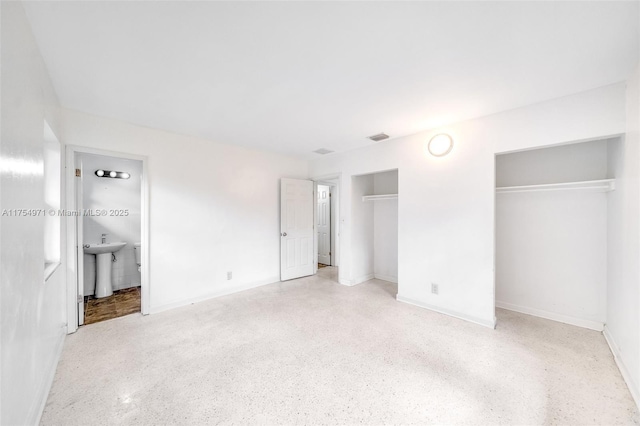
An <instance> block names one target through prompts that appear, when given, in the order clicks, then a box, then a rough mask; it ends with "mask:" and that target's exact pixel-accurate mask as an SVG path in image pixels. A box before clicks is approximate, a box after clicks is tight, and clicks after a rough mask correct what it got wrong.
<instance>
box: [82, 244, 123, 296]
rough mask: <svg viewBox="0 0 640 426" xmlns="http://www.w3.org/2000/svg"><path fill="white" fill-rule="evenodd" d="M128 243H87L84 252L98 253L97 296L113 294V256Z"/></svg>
mask: <svg viewBox="0 0 640 426" xmlns="http://www.w3.org/2000/svg"><path fill="white" fill-rule="evenodd" d="M126 245H127V243H104V244H85V245H84V252H85V253H87V254H95V255H96V292H95V296H96V298H100V297H107V296H111V295H112V294H113V285H112V284H111V256H112V254H113V253H115V252H117V251H118V250H120V249H121V248H122V247H124V246H126Z"/></svg>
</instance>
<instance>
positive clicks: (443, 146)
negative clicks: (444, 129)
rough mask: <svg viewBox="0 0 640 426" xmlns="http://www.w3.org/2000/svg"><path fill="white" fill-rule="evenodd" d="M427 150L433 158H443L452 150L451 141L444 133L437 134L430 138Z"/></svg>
mask: <svg viewBox="0 0 640 426" xmlns="http://www.w3.org/2000/svg"><path fill="white" fill-rule="evenodd" d="M427 149H428V150H429V153H430V154H431V155H433V156H434V157H444V156H445V155H447V154H448V153H450V152H451V150H452V149H453V139H452V138H451V136H449V135H448V134H446V133H439V134H437V135H435V136H434V137H432V138H431V140H430V141H429V145H427Z"/></svg>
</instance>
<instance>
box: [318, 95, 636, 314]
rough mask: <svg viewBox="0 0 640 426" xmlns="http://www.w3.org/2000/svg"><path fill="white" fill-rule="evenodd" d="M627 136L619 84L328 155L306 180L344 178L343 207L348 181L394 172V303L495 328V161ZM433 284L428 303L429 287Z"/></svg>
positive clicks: (344, 253) (345, 253) (343, 273)
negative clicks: (437, 153) (444, 145)
mask: <svg viewBox="0 0 640 426" xmlns="http://www.w3.org/2000/svg"><path fill="white" fill-rule="evenodd" d="M624 131H625V85H624V84H616V85H611V86H606V87H603V88H599V89H595V90H591V91H588V92H583V93H579V94H576V95H573V96H568V97H565V98H560V99H556V100H552V101H548V102H543V103H540V104H536V105H531V106H527V107H523V108H519V109H514V110H510V111H507V112H504V113H500V114H495V115H492V116H488V117H484V118H480V119H477V120H471V121H466V122H462V123H458V124H455V125H452V126H448V127H443V128H438V129H433V130H430V131H426V132H422V133H419V134H416V135H412V136H407V137H403V138H397V139H391V140H389V141H385V142H382V143H378V144H375V145H373V146H370V147H367V148H363V149H359V150H354V151H350V152H346V153H343V154H331V155H327V156H325V157H324V158H321V159H318V160H316V161H314V162H312V163H311V165H310V171H311V175H312V176H323V175H332V174H338V173H340V172H342V173H343V180H342V182H343V188H341V194H342V200H343V201H347V200H349V201H350V199H351V196H352V188H351V179H349V177H350V176H353V175H359V174H365V173H371V172H375V171H378V170H390V169H396V168H397V169H399V187H400V188H401V190H402V193H401V194H400V196H399V199H398V220H399V224H398V259H399V263H398V282H399V284H398V294H399V300H404V301H407V302H410V303H415V304H417V305H420V306H424V307H428V308H430V309H434V310H437V311H440V312H444V313H448V314H451V315H455V316H459V317H462V318H465V319H468V320H471V321H475V322H478V323H480V324H483V325H487V326H493V323H494V188H495V173H494V155H495V153H500V152H508V151H515V150H520V149H526V148H533V147H539V146H548V145H554V144H560V143H566V142H570V141H578V140H586V139H600V138H603V137H605V136H609V135H614V134H622V133H624ZM441 132H446V133H449V134H451V135H452V136H453V138H454V140H455V145H454V148H453V151H452V152H451V153H450V154H449V155H447V156H446V157H443V158H435V157H432V156H429V155H427V154H425V145H426V143H427V142H428V141H429V138H430V137H431V136H433V135H435V134H437V133H441ZM341 206H342V209H343V211H342V212H341V216H342V217H344V218H345V221H344V223H343V226H342V231H341V239H340V242H341V245H342V247H341V248H342V250H341V267H340V270H339V274H340V281H341V282H348V281H349V280H352V279H353V278H355V276H354V270H353V268H352V262H353V256H354V253H355V249H354V247H352V238H351V233H352V227H353V226H354V224H353V223H352V215H351V203H349V202H344V203H341ZM431 282H435V283H438V284H439V295H432V294H431V292H430V283H431Z"/></svg>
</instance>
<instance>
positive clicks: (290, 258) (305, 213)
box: [280, 179, 314, 281]
mask: <svg viewBox="0 0 640 426" xmlns="http://www.w3.org/2000/svg"><path fill="white" fill-rule="evenodd" d="M313 228H314V227H313V182H312V181H310V180H299V179H281V180H280V279H281V280H282V281H284V280H290V279H293V278H299V277H304V276H307V275H313V270H314V268H313V266H314V259H313Z"/></svg>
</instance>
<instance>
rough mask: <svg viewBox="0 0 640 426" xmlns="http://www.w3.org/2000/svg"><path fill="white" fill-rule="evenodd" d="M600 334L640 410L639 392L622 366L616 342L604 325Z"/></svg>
mask: <svg viewBox="0 0 640 426" xmlns="http://www.w3.org/2000/svg"><path fill="white" fill-rule="evenodd" d="M602 334H603V335H604V339H605V340H606V341H607V344H608V345H609V349H611V353H612V354H613V359H614V360H615V362H616V365H617V366H618V370H620V374H621V375H622V379H623V380H624V382H625V383H626V384H627V387H628V388H629V392H630V393H631V397H632V398H633V400H634V401H635V402H636V406H637V407H638V408H640V390H638V389H637V388H636V386H635V384H634V382H633V380H631V375H630V374H629V370H628V369H627V366H626V365H625V364H624V360H623V359H622V354H621V353H620V347H619V346H618V344H617V343H616V341H615V340H614V339H613V336H612V335H611V332H610V331H609V329H608V328H607V326H606V325H605V326H604V331H603V332H602Z"/></svg>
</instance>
